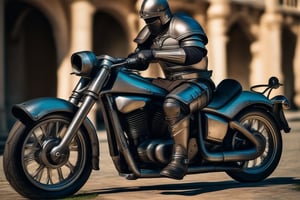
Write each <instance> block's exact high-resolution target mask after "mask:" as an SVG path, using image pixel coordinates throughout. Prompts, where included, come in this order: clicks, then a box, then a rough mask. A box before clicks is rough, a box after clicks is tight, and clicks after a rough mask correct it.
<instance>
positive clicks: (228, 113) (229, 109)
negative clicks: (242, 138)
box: [203, 91, 273, 119]
mask: <svg viewBox="0 0 300 200" xmlns="http://www.w3.org/2000/svg"><path fill="white" fill-rule="evenodd" d="M252 106H262V107H265V108H267V109H268V110H271V111H272V109H273V104H272V102H271V101H270V100H269V99H268V98H266V97H265V96H264V95H261V94H258V93H254V92H250V91H243V92H241V93H240V94H239V95H238V96H236V97H235V98H234V99H232V100H231V101H230V102H228V103H227V104H226V105H224V106H222V107H221V108H218V109H214V108H209V107H206V108H204V109H203V111H204V112H207V113H213V114H216V115H219V116H223V117H225V118H227V119H233V118H234V117H235V116H236V115H237V114H238V113H239V112H241V111H242V110H243V109H245V108H247V107H252Z"/></svg>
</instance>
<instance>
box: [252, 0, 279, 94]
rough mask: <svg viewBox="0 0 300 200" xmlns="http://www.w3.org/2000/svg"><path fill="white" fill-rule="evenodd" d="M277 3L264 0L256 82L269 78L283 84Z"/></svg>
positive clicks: (271, 0)
mask: <svg viewBox="0 0 300 200" xmlns="http://www.w3.org/2000/svg"><path fill="white" fill-rule="evenodd" d="M277 7H278V2H277V1H274V0H266V12H265V13H264V14H263V16H262V18H261V21H260V44H261V46H260V47H261V51H260V52H261V56H262V67H261V70H260V71H261V72H260V73H259V74H257V78H256V79H257V81H259V82H260V83H264V82H266V79H267V78H269V77H271V76H276V77H278V78H279V80H280V82H283V79H284V77H283V74H282V66H281V65H282V58H281V56H282V53H281V24H282V16H281V14H280V13H279V12H278V11H277ZM272 94H274V95H275V94H283V88H282V87H281V88H279V89H277V90H275V91H274V92H273V93H272Z"/></svg>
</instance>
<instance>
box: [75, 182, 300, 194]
mask: <svg viewBox="0 0 300 200" xmlns="http://www.w3.org/2000/svg"><path fill="white" fill-rule="evenodd" d="M272 185H294V186H295V187H294V189H295V190H296V189H297V190H299V192H300V179H295V178H293V177H276V178H269V179H266V180H264V181H261V182H257V183H239V182H236V181H221V182H192V183H178V184H157V185H149V186H140V187H115V188H109V189H99V190H94V191H90V192H87V193H84V194H77V195H75V196H73V197H84V196H88V195H95V194H96V195H101V194H112V193H127V192H136V191H148V190H156V191H161V194H162V195H183V196H195V195H199V194H204V193H209V192H215V191H221V190H227V189H233V188H246V187H267V186H272ZM292 189H293V188H291V190H292Z"/></svg>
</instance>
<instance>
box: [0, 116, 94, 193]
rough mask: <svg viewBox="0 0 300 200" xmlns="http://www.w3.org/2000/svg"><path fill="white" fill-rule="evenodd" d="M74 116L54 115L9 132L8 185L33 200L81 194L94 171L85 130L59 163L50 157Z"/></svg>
mask: <svg viewBox="0 0 300 200" xmlns="http://www.w3.org/2000/svg"><path fill="white" fill-rule="evenodd" d="M71 119H72V118H71V117H69V116H65V115H50V116H47V117H45V118H42V119H41V120H39V121H37V122H35V123H33V124H27V125H24V124H22V123H21V122H19V121H17V122H16V123H15V125H14V126H13V128H12V129H11V131H10V133H9V137H8V140H7V142H6V145H5V150H4V155H3V168H4V173H5V175H6V178H7V180H8V182H9V183H10V184H11V186H12V187H13V188H14V189H15V190H16V191H17V192H18V193H20V194H21V195H22V196H24V197H27V198H30V199H54V198H63V197H67V196H69V195H72V194H74V193H75V192H77V191H78V190H79V189H80V188H81V187H82V186H83V185H84V184H85V182H86V181H87V179H88V178H89V176H90V173H91V170H92V164H91V155H92V150H91V145H90V141H89V138H88V137H87V133H86V130H85V129H84V128H83V127H81V128H80V129H79V130H78V132H77V133H76V136H75V137H74V139H73V140H72V142H71V143H70V145H69V147H68V149H66V150H65V151H64V156H62V157H61V159H60V160H58V161H57V160H56V161H55V162H54V161H52V160H51V157H50V155H49V153H50V151H51V149H52V148H53V147H54V146H56V145H57V144H58V143H59V142H60V141H61V139H62V138H63V136H64V133H65V131H66V129H67V127H68V126H69V124H70V121H71Z"/></svg>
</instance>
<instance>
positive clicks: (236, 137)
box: [226, 109, 282, 182]
mask: <svg viewBox="0 0 300 200" xmlns="http://www.w3.org/2000/svg"><path fill="white" fill-rule="evenodd" d="M236 120H237V121H239V122H240V123H241V124H242V125H243V126H245V127H246V128H247V129H248V130H250V131H251V132H259V133H260V134H261V135H262V136H263V137H264V138H265V140H266V147H265V151H264V152H263V153H262V154H261V155H260V156H259V157H257V158H256V159H254V160H249V161H244V162H238V163H236V164H237V165H239V166H240V167H241V171H227V172H226V173H227V174H228V175H229V176H230V177H231V178H233V179H234V180H236V181H239V182H258V181H262V180H264V179H265V178H267V177H268V176H269V175H271V174H272V173H273V171H274V170H275V169H276V167H277V165H278V163H279V161H280V158H281V154H282V136H281V132H280V130H279V128H278V126H277V125H276V123H275V121H274V119H273V117H272V116H271V115H270V114H269V113H267V112H266V111H264V110H260V109H248V110H245V111H244V112H242V113H241V114H240V115H238V117H237V118H236ZM243 140H244V138H242V137H241V134H240V133H238V132H236V133H234V134H233V136H232V140H231V142H232V147H233V148H235V147H236V146H237V143H238V142H239V143H243V142H241V141H243ZM244 143H245V142H244Z"/></svg>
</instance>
